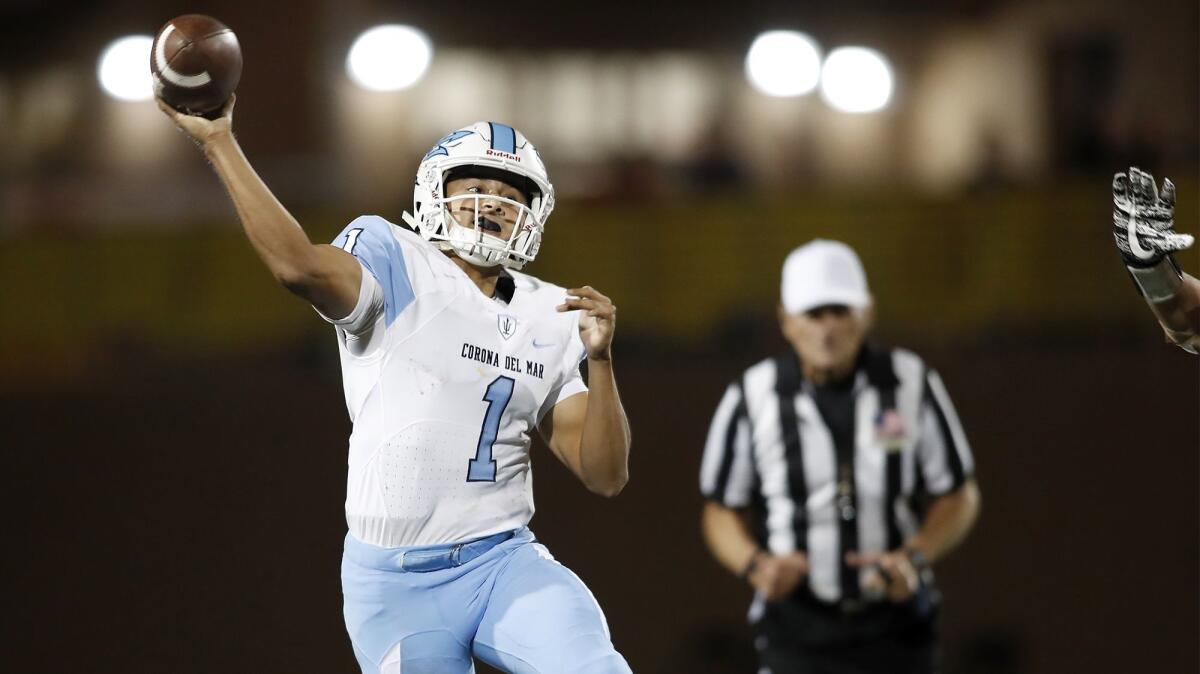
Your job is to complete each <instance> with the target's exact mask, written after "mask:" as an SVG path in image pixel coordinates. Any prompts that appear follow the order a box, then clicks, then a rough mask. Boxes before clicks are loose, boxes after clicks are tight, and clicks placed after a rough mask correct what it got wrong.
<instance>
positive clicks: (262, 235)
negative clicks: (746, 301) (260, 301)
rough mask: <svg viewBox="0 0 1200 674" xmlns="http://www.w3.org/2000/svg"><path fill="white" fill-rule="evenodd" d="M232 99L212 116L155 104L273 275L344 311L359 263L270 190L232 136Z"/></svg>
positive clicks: (336, 314) (326, 309)
mask: <svg viewBox="0 0 1200 674" xmlns="http://www.w3.org/2000/svg"><path fill="white" fill-rule="evenodd" d="M233 102H234V99H232V98H231V99H230V100H229V103H228V104H227V105H226V106H225V109H224V110H223V111H222V114H221V116H220V117H218V118H216V119H213V120H209V119H205V118H203V117H199V116H194V115H187V114H184V113H181V112H179V111H177V110H175V109H173V108H172V107H171V106H169V105H167V104H166V103H165V102H163V101H162V100H161V99H159V101H158V106H159V108H161V109H162V111H163V112H164V113H166V115H167V116H168V117H170V118H171V119H172V120H173V121H174V122H175V124H176V125H178V126H179V128H180V129H182V130H183V131H184V132H185V133H187V134H188V135H189V136H191V137H192V139H193V140H195V141H196V144H197V145H199V146H200V149H201V150H203V151H204V155H205V157H207V158H208V160H209V162H210V163H211V164H212V167H213V169H214V170H215V171H216V172H217V176H218V177H220V179H221V182H222V183H223V184H224V185H225V189H226V191H227V192H228V193H229V197H230V199H232V200H233V205H234V207H235V208H237V213H238V217H239V218H240V219H241V221H242V227H243V229H245V231H246V237H247V238H248V239H250V243H251V245H253V246H254V250H255V252H256V253H258V256H259V258H261V259H262V261H263V263H265V264H266V265H267V268H268V269H270V270H271V273H272V274H274V276H275V278H276V279H277V280H278V281H279V282H280V283H282V284H283V286H284V287H285V288H287V289H288V290H289V291H291V292H292V293H294V294H296V295H298V296H300V297H302V298H304V299H305V300H307V301H308V302H309V303H310V304H312V305H313V306H314V307H316V308H317V310H318V311H320V312H321V313H322V314H324V315H326V316H329V317H331V318H340V317H342V316H346V315H347V314H349V313H350V312H351V311H352V310H353V309H354V306H355V303H356V302H357V300H358V294H359V285H360V283H361V282H362V267H361V266H360V265H359V263H358V261H357V260H355V259H354V257H353V256H352V255H350V254H349V253H346V252H345V251H342V250H339V249H337V248H334V247H332V246H328V245H323V244H322V245H314V244H313V243H312V242H311V241H310V240H309V238H308V235H307V234H305V233H304V230H303V229H301V228H300V223H298V222H297V221H296V219H295V218H294V217H292V214H291V213H289V212H288V211H287V209H286V208H284V206H283V204H281V203H279V200H278V199H276V198H275V195H274V194H272V193H271V190H270V189H269V188H268V187H267V185H266V183H264V182H263V181H262V178H260V177H259V176H258V173H257V172H256V171H255V170H254V167H253V166H251V165H250V162H249V160H247V159H246V155H245V154H243V153H242V149H241V147H240V146H239V145H238V143H237V140H236V139H235V138H234V136H233Z"/></svg>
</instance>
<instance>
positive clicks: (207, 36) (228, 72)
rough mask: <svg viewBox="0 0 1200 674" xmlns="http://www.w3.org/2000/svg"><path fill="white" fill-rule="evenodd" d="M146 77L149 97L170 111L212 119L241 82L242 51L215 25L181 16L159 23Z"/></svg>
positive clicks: (204, 18) (225, 29)
mask: <svg viewBox="0 0 1200 674" xmlns="http://www.w3.org/2000/svg"><path fill="white" fill-rule="evenodd" d="M150 72H151V73H152V74H153V75H154V91H155V93H157V94H158V95H159V96H160V97H161V98H162V99H163V100H164V101H166V102H167V103H168V104H169V105H170V106H171V107H173V108H175V109H176V110H179V111H180V112H186V113H188V114H193V115H204V116H206V117H208V116H215V115H218V114H220V112H221V108H222V106H224V105H225V101H228V100H229V96H230V95H231V94H233V90H234V89H236V88H237V84H238V80H239V79H241V77H242V48H241V46H240V45H238V39H237V36H236V35H234V34H233V31H232V30H230V29H229V27H228V26H226V25H225V24H223V23H221V22H220V21H217V20H216V19H214V18H212V17H211V16H205V15H203V14H184V15H183V16H177V17H175V18H174V19H171V20H170V21H168V22H167V23H166V24H164V25H163V27H162V29H161V30H159V31H158V35H156V36H155V37H154V45H153V47H152V48H151V50H150Z"/></svg>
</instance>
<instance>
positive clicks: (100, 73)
mask: <svg viewBox="0 0 1200 674" xmlns="http://www.w3.org/2000/svg"><path fill="white" fill-rule="evenodd" d="M153 42H154V38H152V37H150V36H149V35H127V36H125V37H123V38H120V39H118V40H114V41H113V42H112V43H111V44H109V45H108V46H107V47H105V48H104V51H103V52H102V53H101V54H100V63H99V65H97V66H96V78H97V79H99V80H100V86H101V88H103V89H104V91H105V93H107V94H108V95H109V96H112V97H113V98H117V99H120V100H122V101H146V100H150V99H151V98H153V97H154V84H153V82H152V81H151V79H150V45H151V44H152V43H153Z"/></svg>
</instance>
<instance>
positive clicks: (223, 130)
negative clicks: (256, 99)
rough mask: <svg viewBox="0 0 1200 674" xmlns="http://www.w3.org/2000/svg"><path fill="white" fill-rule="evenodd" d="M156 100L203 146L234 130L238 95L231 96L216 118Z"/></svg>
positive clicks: (169, 115) (165, 112)
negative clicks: (181, 110)
mask: <svg viewBox="0 0 1200 674" xmlns="http://www.w3.org/2000/svg"><path fill="white" fill-rule="evenodd" d="M154 101H155V102H156V103H158V109H159V110H162V111H163V114H165V115H166V116H167V117H170V118H171V121H173V122H175V125H176V126H178V127H179V129H180V130H181V131H183V132H184V133H186V134H187V135H188V136H190V137H191V138H192V140H194V141H196V144H198V145H199V146H200V147H201V148H203V147H205V146H207V145H208V143H209V142H211V141H212V140H213V139H214V138H216V137H218V136H221V135H228V134H230V133H231V132H232V131H233V105H234V103H235V102H236V96H232V95H231V96H230V97H229V101H228V102H226V103H225V107H224V108H221V116H220V117H217V118H216V119H207V118H205V117H201V116H199V115H189V114H187V113H185V112H180V111H178V110H176V109H175V108H172V107H171V106H170V105H167V102H166V101H164V100H163V99H161V98H155V99H154Z"/></svg>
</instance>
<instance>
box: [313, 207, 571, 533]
mask: <svg viewBox="0 0 1200 674" xmlns="http://www.w3.org/2000/svg"><path fill="white" fill-rule="evenodd" d="M333 245H335V246H338V247H340V248H342V249H343V250H346V251H348V252H350V253H351V254H353V255H354V256H355V257H356V258H358V260H359V262H360V263H361V264H362V266H363V269H364V273H363V283H362V289H361V291H360V293H359V299H358V304H357V306H356V307H355V308H354V311H352V312H351V313H350V315H349V316H346V317H345V318H343V319H340V320H331V319H328V318H326V320H329V321H330V322H331V323H333V324H334V325H335V326H336V327H337V335H338V342H339V350H340V352H341V361H342V377H343V379H344V383H345V389H346V406H347V408H348V409H349V412H350V420H351V421H352V422H353V423H354V430H353V432H352V433H351V435H350V458H349V475H348V478H347V481H346V521H347V524H348V525H349V527H350V532H351V533H352V534H353V535H354V536H355V538H358V539H359V540H362V541H364V542H367V543H371V544H373V545H378V546H382V547H401V546H413V545H438V544H445V543H455V542H459V541H463V540H468V539H472V538H478V537H481V536H487V535H490V534H494V533H498V532H501V531H506V530H508V529H515V528H518V527H521V526H524V525H526V524H527V523H528V522H529V520H530V518H531V517H533V510H534V508H533V478H532V473H531V470H530V460H529V445H530V439H531V434H532V433H534V432H535V428H536V426H537V424H538V423H539V422H540V421H541V420H542V417H543V416H544V415H545V414H546V412H548V411H549V410H550V409H551V408H552V407H554V405H556V404H557V403H558V402H559V401H561V400H565V399H566V398H568V397H570V396H572V395H575V394H577V393H581V392H583V391H586V390H587V387H586V386H585V385H584V383H583V380H582V378H581V377H580V374H579V364H580V362H581V361H582V360H583V358H584V356H585V355H586V351H585V349H584V346H583V342H582V341H581V340H580V338H579V312H578V311H571V312H564V313H560V312H558V311H556V310H555V307H556V306H557V305H558V304H560V303H562V301H563V299H564V298H565V297H566V291H565V290H564V289H563V288H561V287H559V286H555V285H551V284H549V283H544V282H542V281H540V280H538V279H536V278H534V277H532V276H528V275H526V274H521V273H515V272H512V273H511V280H510V279H507V278H503V277H502V278H501V282H500V284H498V291H497V293H496V295H497V296H496V298H489V297H486V296H484V295H483V293H481V292H480V291H479V288H478V286H476V285H475V283H474V282H473V281H471V280H470V279H469V278H468V277H467V275H466V273H465V272H463V271H462V270H461V269H460V268H459V267H458V266H457V265H456V264H455V263H454V262H453V261H451V260H450V259H449V258H448V257H447V256H446V255H445V254H444V253H443V252H442V251H440V250H439V249H438V248H436V247H435V246H434V245H433V244H431V243H429V242H428V241H425V240H424V239H422V238H421V237H419V236H418V235H416V234H414V233H413V232H412V231H410V230H408V229H404V228H402V227H398V226H396V225H393V224H391V223H390V222H388V221H387V220H384V219H383V218H380V217H378V216H371V215H368V216H363V217H360V218H357V219H356V220H354V221H353V222H351V223H350V225H349V226H347V227H346V229H345V230H343V231H342V233H341V234H340V235H339V236H338V237H337V238H336V239H334V242H333Z"/></svg>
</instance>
